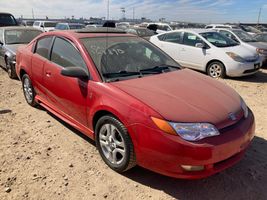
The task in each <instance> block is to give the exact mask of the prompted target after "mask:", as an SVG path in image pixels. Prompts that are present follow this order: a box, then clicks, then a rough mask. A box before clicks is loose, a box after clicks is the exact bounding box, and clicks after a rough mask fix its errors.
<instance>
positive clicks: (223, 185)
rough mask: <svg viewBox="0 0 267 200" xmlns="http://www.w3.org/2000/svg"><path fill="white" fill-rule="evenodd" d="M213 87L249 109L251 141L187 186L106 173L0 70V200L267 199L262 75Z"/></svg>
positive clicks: (84, 142) (82, 142)
mask: <svg viewBox="0 0 267 200" xmlns="http://www.w3.org/2000/svg"><path fill="white" fill-rule="evenodd" d="M220 81H223V82H225V83H226V84H227V85H230V86H231V87H233V88H234V89H235V90H236V91H237V92H238V93H240V94H241V96H242V97H243V98H244V99H245V101H246V102H247V104H248V105H249V106H250V108H251V109H252V110H253V112H254V114H255V117H256V137H255V139H254V140H253V143H252V145H251V147H250V148H249V149H248V151H247V153H246V156H245V157H244V159H243V160H242V161H241V162H240V163H238V164H237V165H235V166H233V167H232V168H230V169H228V170H226V171H223V172H222V173H219V174H217V175H214V176H212V177H209V178H207V179H202V180H194V181H188V180H179V179H173V178H169V177H165V176H162V175H159V174H156V173H153V172H150V171H148V170H145V169H143V168H141V167H135V168H133V169H132V170H130V171H128V172H126V173H124V174H122V175H121V174H118V173H115V172H113V171H112V170H111V169H109V168H108V167H107V166H106V165H105V164H104V162H103V161H102V160H101V158H100V156H99V155H98V152H97V150H96V148H95V144H94V142H93V141H91V140H90V139H88V138H86V137H85V136H83V135H82V134H81V133H80V132H78V131H76V130H74V129H73V128H71V127H70V126H68V125H67V124H65V123H64V122H62V121H61V120H59V119H57V118H56V117H54V116H52V115H51V114H49V113H48V112H46V111H45V110H43V109H41V108H39V109H35V108H32V107H30V106H28V105H27V104H26V102H25V100H24V97H23V93H22V88H21V83H20V82H19V81H17V80H10V79H9V78H8V76H7V74H6V72H5V71H4V70H2V69H0V199H3V200H6V199H19V200H20V199H49V200H52V199H57V200H59V199H74V200H77V199H181V200H188V199H205V200H208V199H216V200H219V199H227V200H229V199H235V200H237V199H253V200H255V199H257V200H260V199H267V185H266V183H267V141H266V139H267V122H266V121H267V102H266V101H267V70H266V69H265V70H264V69H262V70H261V71H260V72H259V73H257V74H256V75H254V76H250V77H246V78H238V79H225V80H220Z"/></svg>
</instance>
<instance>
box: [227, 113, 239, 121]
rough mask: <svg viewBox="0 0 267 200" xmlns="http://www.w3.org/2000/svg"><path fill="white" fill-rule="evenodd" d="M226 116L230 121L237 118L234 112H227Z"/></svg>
mask: <svg viewBox="0 0 267 200" xmlns="http://www.w3.org/2000/svg"><path fill="white" fill-rule="evenodd" d="M228 118H229V119H230V120H232V121H235V120H237V117H236V115H235V114H234V113H229V115H228Z"/></svg>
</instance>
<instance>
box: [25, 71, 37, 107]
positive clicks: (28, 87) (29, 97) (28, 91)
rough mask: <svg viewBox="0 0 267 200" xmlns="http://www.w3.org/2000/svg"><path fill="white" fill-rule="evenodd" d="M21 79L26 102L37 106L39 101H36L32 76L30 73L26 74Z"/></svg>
mask: <svg viewBox="0 0 267 200" xmlns="http://www.w3.org/2000/svg"><path fill="white" fill-rule="evenodd" d="M21 80H22V88H23V94H24V97H25V99H26V102H27V103H28V104H29V105H31V106H33V107H36V106H37V105H38V103H37V102H36V101H35V91H34V88H33V86H32V81H31V79H30V77H29V76H28V74H24V75H23V76H22V79H21Z"/></svg>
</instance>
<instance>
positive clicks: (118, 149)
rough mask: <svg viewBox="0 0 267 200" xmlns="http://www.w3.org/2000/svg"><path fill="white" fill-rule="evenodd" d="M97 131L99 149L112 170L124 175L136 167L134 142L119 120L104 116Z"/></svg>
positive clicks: (98, 124) (97, 125)
mask: <svg viewBox="0 0 267 200" xmlns="http://www.w3.org/2000/svg"><path fill="white" fill-rule="evenodd" d="M95 130H96V131H95V133H96V146H97V149H98V151H99V153H100V155H101V157H102V159H103V160H104V162H105V163H106V164H107V165H108V166H109V167H110V168H111V169H113V170H114V171H116V172H118V173H122V172H124V171H127V170H129V169H131V168H132V167H134V166H135V165H136V159H135V154H134V147H133V143H132V140H131V138H130V136H129V134H128V131H127V129H126V128H125V126H124V125H123V124H122V123H121V122H120V121H119V120H118V119H116V118H115V117H114V116H112V115H106V116H103V117H101V118H100V119H99V120H98V122H97V124H96V128H95ZM108 130H109V131H108Z"/></svg>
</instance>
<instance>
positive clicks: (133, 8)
mask: <svg viewBox="0 0 267 200" xmlns="http://www.w3.org/2000/svg"><path fill="white" fill-rule="evenodd" d="M133 21H135V8H133Z"/></svg>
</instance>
